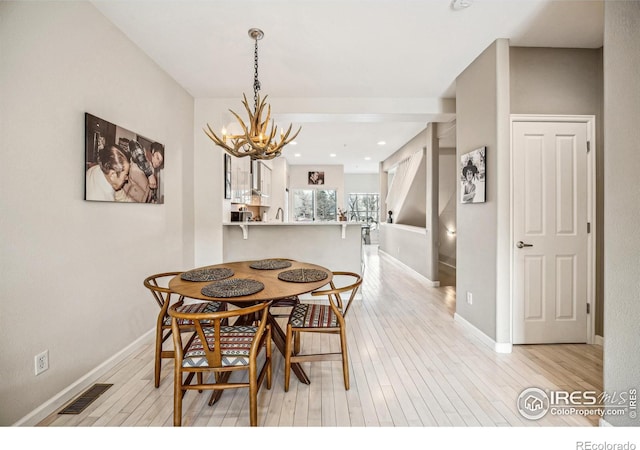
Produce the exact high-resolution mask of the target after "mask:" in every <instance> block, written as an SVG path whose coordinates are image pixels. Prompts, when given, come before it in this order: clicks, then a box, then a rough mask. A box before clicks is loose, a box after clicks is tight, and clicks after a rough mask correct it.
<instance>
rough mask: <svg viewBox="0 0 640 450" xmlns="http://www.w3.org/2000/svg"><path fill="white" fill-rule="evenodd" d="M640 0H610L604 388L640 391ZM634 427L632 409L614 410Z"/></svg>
mask: <svg viewBox="0 0 640 450" xmlns="http://www.w3.org/2000/svg"><path fill="white" fill-rule="evenodd" d="M638 23H640V3H639V2H605V26H604V30H605V31H604V110H605V130H606V134H605V138H604V139H605V146H606V147H607V148H608V149H611V151H609V152H607V153H606V154H605V167H604V179H605V188H604V192H605V201H604V205H605V207H604V208H605V211H604V230H605V231H604V233H605V235H604V241H605V249H606V251H605V260H604V267H605V272H604V281H605V283H604V285H605V291H604V295H605V300H604V308H605V310H604V321H605V322H604V328H605V330H606V336H605V338H604V377H603V378H604V391H605V392H608V393H610V394H611V393H614V392H617V393H621V392H627V391H628V390H629V389H631V388H635V389H638V387H639V386H638V381H639V380H640V377H639V374H640V352H638V343H639V342H640V332H639V331H638V330H639V328H638V323H639V322H640V301H638V299H639V298H640V282H639V280H640V256H639V252H638V249H640V234H639V233H638V222H640V204H639V203H638V201H637V199H638V198H639V197H640V184H639V183H637V182H636V181H634V180H636V179H637V177H638V173H640V159H639V158H638V142H640V127H638V123H640V108H639V107H638V105H640V78H639V77H638V73H640V27H638ZM606 420H607V421H608V422H610V423H611V424H613V425H617V426H635V427H637V426H638V425H639V424H640V420H639V419H638V418H637V417H635V418H632V417H631V416H630V415H629V414H625V415H624V416H617V417H614V416H607V417H606Z"/></svg>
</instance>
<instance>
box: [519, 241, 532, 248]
mask: <svg viewBox="0 0 640 450" xmlns="http://www.w3.org/2000/svg"><path fill="white" fill-rule="evenodd" d="M516 247H518V248H524V247H533V244H525V243H524V242H522V241H518V243H517V244H516Z"/></svg>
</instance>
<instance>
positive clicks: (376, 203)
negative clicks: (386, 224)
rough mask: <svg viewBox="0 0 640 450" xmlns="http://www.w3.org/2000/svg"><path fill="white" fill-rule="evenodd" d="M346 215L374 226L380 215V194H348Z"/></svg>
mask: <svg viewBox="0 0 640 450" xmlns="http://www.w3.org/2000/svg"><path fill="white" fill-rule="evenodd" d="M348 217H349V220H354V221H358V222H364V223H368V224H370V225H372V226H373V227H375V226H376V225H377V224H378V218H379V217H380V194H349V210H348Z"/></svg>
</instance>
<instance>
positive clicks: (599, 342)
mask: <svg viewBox="0 0 640 450" xmlns="http://www.w3.org/2000/svg"><path fill="white" fill-rule="evenodd" d="M593 343H594V344H595V345H600V346H603V345H604V338H603V337H602V336H598V335H597V334H596V338H595V340H594V341H593Z"/></svg>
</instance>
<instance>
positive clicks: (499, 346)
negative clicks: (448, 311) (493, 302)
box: [453, 313, 513, 353]
mask: <svg viewBox="0 0 640 450" xmlns="http://www.w3.org/2000/svg"><path fill="white" fill-rule="evenodd" d="M453 320H455V321H456V322H458V323H459V324H460V325H462V326H464V327H465V328H466V329H467V330H468V331H469V332H471V334H473V336H474V337H476V338H477V339H478V340H479V341H480V342H482V343H483V344H484V345H486V346H487V347H489V348H491V349H492V350H493V351H494V352H496V353H511V351H512V350H513V344H511V343H506V342H496V341H494V340H493V339H491V338H490V337H489V336H487V335H486V334H484V333H483V332H482V331H480V330H479V329H478V328H476V327H475V325H473V324H472V323H471V322H469V321H468V320H467V319H465V318H464V317H462V316H461V315H459V314H458V313H455V314H454V315H453Z"/></svg>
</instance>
